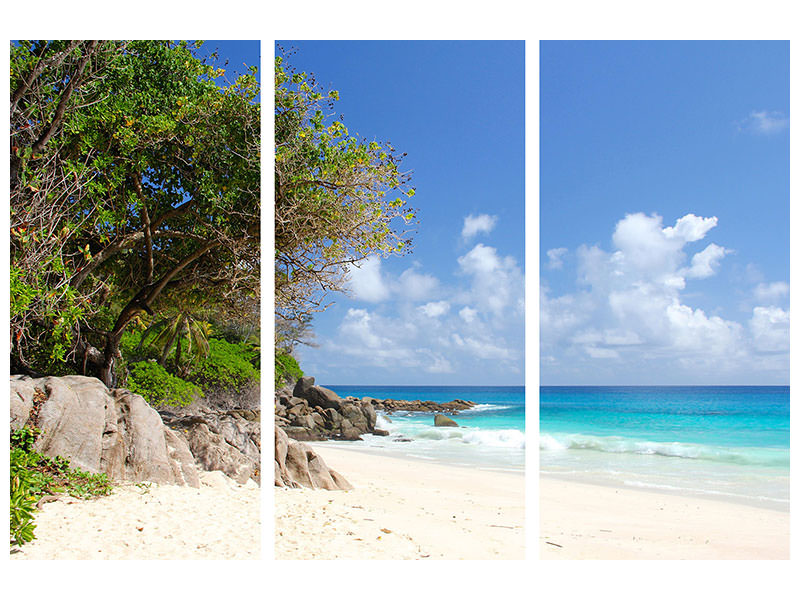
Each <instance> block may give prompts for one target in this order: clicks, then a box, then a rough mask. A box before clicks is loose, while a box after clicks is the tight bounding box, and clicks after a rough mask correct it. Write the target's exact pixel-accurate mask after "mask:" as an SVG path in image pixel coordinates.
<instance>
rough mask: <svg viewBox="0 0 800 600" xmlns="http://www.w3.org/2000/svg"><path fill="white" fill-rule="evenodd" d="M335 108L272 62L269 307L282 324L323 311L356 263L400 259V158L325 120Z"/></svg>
mask: <svg viewBox="0 0 800 600" xmlns="http://www.w3.org/2000/svg"><path fill="white" fill-rule="evenodd" d="M338 99H339V94H338V92H336V91H330V92H328V93H323V92H322V91H321V90H320V88H319V86H318V85H317V83H316V82H315V81H314V80H313V78H312V77H311V76H309V75H308V74H306V73H298V72H295V71H293V70H292V69H291V68H289V67H286V66H285V65H284V60H283V58H282V57H278V58H276V61H275V304H276V312H277V313H278V314H279V315H280V316H282V317H283V318H285V319H288V320H297V319H299V318H302V317H303V316H304V315H308V313H310V312H313V311H318V310H324V307H323V299H324V297H325V295H326V294H327V292H329V291H344V290H345V289H346V282H347V272H348V268H350V267H352V266H353V265H357V264H358V262H359V261H361V260H363V259H364V258H366V257H368V256H372V255H380V256H387V255H389V254H393V253H404V252H406V251H408V250H409V243H408V240H407V239H405V233H406V232H405V228H406V227H408V225H409V224H410V223H411V222H412V221H414V219H415V215H414V212H413V211H412V210H411V209H410V208H408V207H407V206H406V203H405V200H404V199H403V196H406V197H411V196H413V195H414V189H413V188H409V187H408V185H407V184H408V181H409V173H404V172H401V171H400V167H399V165H400V161H401V159H402V156H404V155H402V156H401V155H399V154H397V153H396V151H395V149H394V148H393V147H392V145H391V144H390V143H384V144H381V143H378V142H376V141H365V140H360V139H358V138H356V137H354V136H351V135H350V133H349V132H348V130H347V128H346V127H345V125H344V124H343V123H342V122H341V121H338V120H330V118H329V117H330V115H331V114H332V113H331V111H332V108H333V104H334V102H335V101H336V100H338ZM326 113H327V114H326ZM394 190H396V191H397V197H396V198H394V199H391V200H390V199H389V198H387V195H388V194H389V193H390V192H392V191H394Z"/></svg>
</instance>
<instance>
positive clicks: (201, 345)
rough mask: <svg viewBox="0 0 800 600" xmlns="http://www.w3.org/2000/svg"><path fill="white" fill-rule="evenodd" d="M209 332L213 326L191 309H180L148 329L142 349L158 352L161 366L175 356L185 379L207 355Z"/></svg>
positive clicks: (174, 359) (140, 343)
mask: <svg viewBox="0 0 800 600" xmlns="http://www.w3.org/2000/svg"><path fill="white" fill-rule="evenodd" d="M210 333H211V324H210V323H208V322H207V321H204V320H201V319H200V318H198V317H197V316H196V315H195V314H193V312H192V311H191V310H187V309H178V310H176V311H174V312H171V313H170V314H168V315H167V316H166V317H165V318H162V319H158V320H156V321H155V322H154V323H153V324H152V325H150V326H149V327H148V328H147V329H145V330H144V331H143V332H142V337H141V340H140V341H139V348H141V347H142V346H150V347H152V348H154V349H157V350H158V351H159V359H158V363H159V364H160V365H161V366H165V365H166V363H167V358H169V356H170V354H171V353H172V356H173V366H174V369H175V371H176V372H177V373H178V374H179V375H180V376H182V377H185V376H186V375H188V373H189V369H190V368H191V366H192V365H194V364H196V363H197V362H198V361H200V360H201V359H203V358H205V357H206V356H208V352H209V347H208V336H209V334H210ZM173 350H174V352H173Z"/></svg>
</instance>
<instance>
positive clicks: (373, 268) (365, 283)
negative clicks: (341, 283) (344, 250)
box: [348, 256, 389, 302]
mask: <svg viewBox="0 0 800 600" xmlns="http://www.w3.org/2000/svg"><path fill="white" fill-rule="evenodd" d="M348 277H349V279H350V290H351V291H352V293H353V297H354V298H355V299H356V300H363V301H365V302H382V301H383V300H386V299H387V298H388V297H389V287H388V286H387V285H386V283H385V282H384V280H383V276H382V275H381V259H380V257H378V256H372V257H369V258H366V259H364V260H363V261H361V263H360V264H358V265H356V266H355V267H354V268H351V269H350V271H349V274H348Z"/></svg>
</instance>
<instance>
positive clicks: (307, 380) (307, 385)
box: [292, 377, 314, 398]
mask: <svg viewBox="0 0 800 600" xmlns="http://www.w3.org/2000/svg"><path fill="white" fill-rule="evenodd" d="M313 386H314V378H313V377H301V378H300V379H299V380H298V381H297V383H296V384H295V386H294V391H293V392H292V396H295V397H297V398H305V397H306V394H307V393H308V390H310V389H311V388H312V387H313Z"/></svg>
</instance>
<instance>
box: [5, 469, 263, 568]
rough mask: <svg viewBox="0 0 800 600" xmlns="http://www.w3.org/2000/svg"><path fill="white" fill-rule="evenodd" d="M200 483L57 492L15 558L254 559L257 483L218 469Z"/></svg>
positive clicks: (256, 551) (258, 500)
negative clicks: (94, 494) (91, 495)
mask: <svg viewBox="0 0 800 600" xmlns="http://www.w3.org/2000/svg"><path fill="white" fill-rule="evenodd" d="M200 482H201V483H200V487H199V488H192V487H187V486H177V485H166V484H163V485H159V484H155V483H152V484H139V485H137V484H135V483H129V482H128V483H122V484H120V485H118V486H116V487H115V488H114V491H113V492H112V493H111V495H109V496H103V497H99V498H95V499H91V500H77V499H75V498H71V497H65V498H61V499H59V500H58V501H55V502H49V503H46V504H44V505H43V506H42V508H41V510H38V511H37V512H36V515H35V517H36V518H35V523H36V531H35V533H36V539H34V540H33V541H32V542H29V543H27V544H25V545H23V546H22V547H21V548H20V549H19V551H17V552H14V551H13V550H12V553H11V555H10V558H11V559H12V560H76V559H77V560H85V559H136V560H150V559H161V560H166V559H177V560H185V559H212V560H220V559H258V558H260V555H261V517H260V511H261V488H260V487H258V485H257V484H256V483H255V482H253V481H252V480H250V481H248V483H247V484H245V485H239V484H237V483H236V482H235V481H233V480H232V479H230V478H228V477H227V476H225V475H224V474H223V473H222V472H221V471H208V472H203V473H201V474H200Z"/></svg>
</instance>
